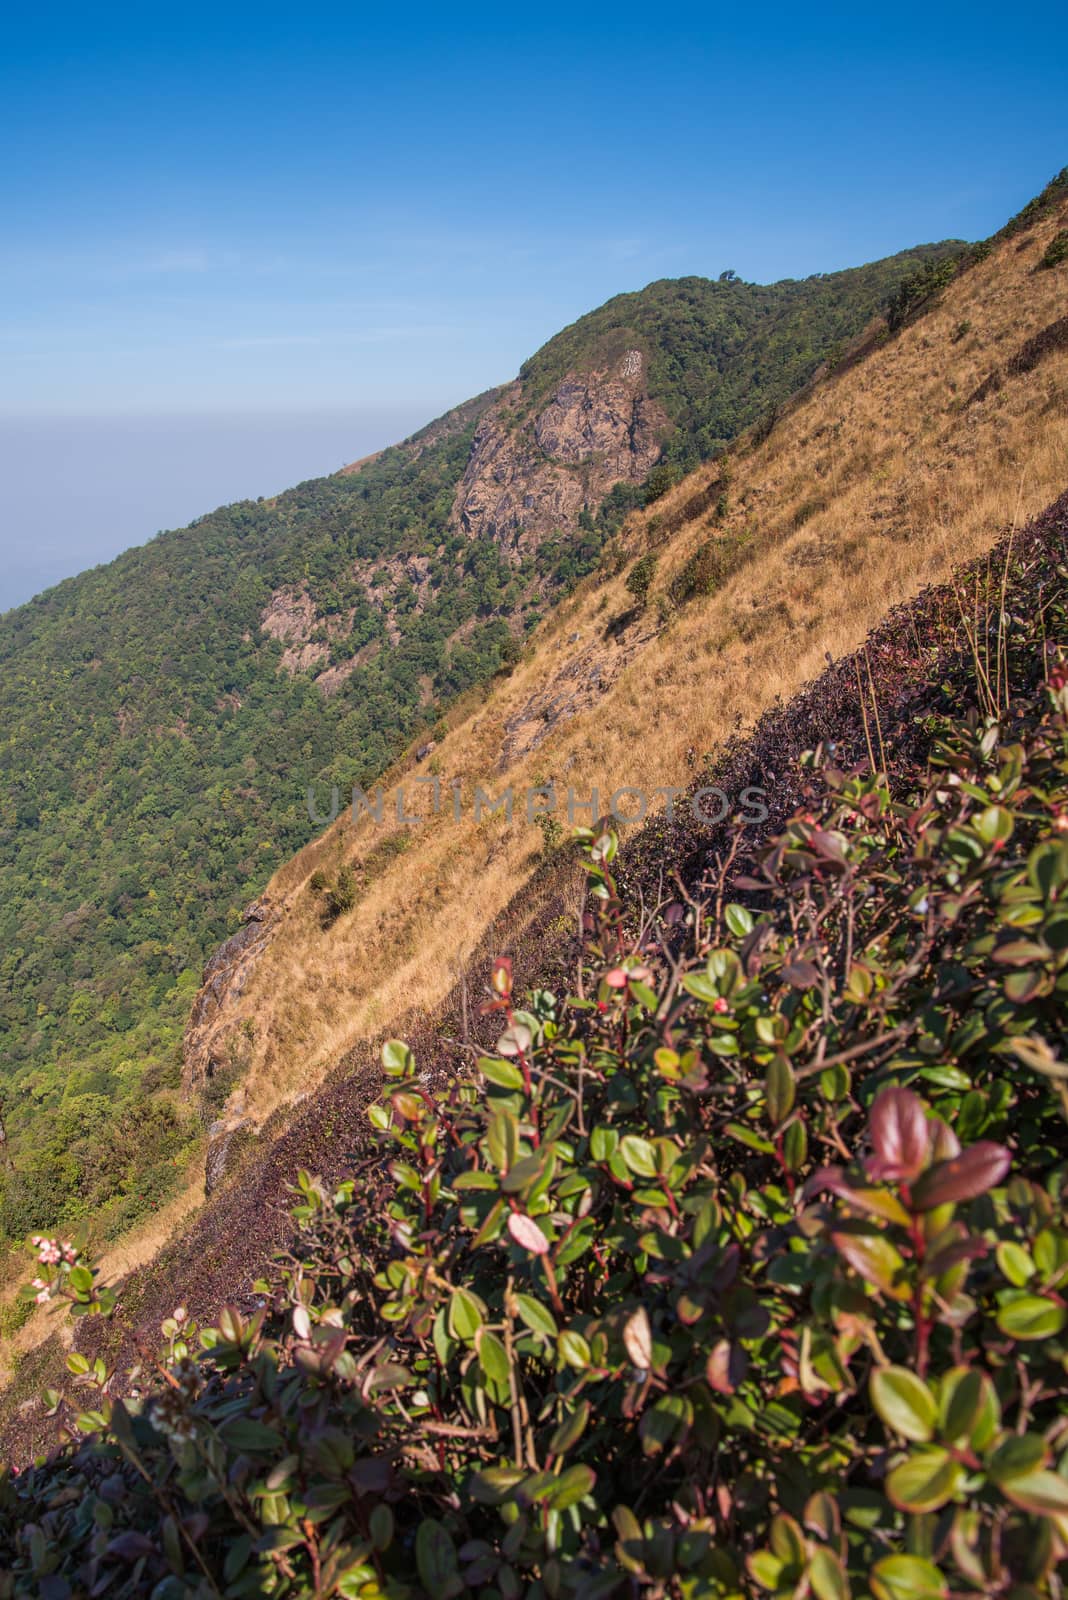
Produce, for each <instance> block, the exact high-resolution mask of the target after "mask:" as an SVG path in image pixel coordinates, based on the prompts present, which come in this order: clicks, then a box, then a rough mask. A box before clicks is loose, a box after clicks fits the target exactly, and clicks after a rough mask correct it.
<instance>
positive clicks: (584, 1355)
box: [556, 1328, 590, 1370]
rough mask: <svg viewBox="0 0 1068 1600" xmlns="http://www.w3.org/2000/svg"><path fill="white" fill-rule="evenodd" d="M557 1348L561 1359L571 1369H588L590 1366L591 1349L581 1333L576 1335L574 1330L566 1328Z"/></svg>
mask: <svg viewBox="0 0 1068 1600" xmlns="http://www.w3.org/2000/svg"><path fill="white" fill-rule="evenodd" d="M556 1348H557V1350H558V1351H559V1354H560V1359H561V1360H562V1361H564V1362H566V1363H567V1365H568V1366H569V1367H578V1368H579V1369H580V1370H581V1369H582V1368H583V1367H588V1366H589V1364H590V1347H589V1345H588V1344H587V1343H586V1341H585V1339H584V1338H583V1337H582V1335H581V1333H575V1332H574V1330H573V1329H572V1328H565V1329H564V1331H563V1333H562V1334H561V1335H560V1337H559V1339H558V1340H557V1344H556Z"/></svg>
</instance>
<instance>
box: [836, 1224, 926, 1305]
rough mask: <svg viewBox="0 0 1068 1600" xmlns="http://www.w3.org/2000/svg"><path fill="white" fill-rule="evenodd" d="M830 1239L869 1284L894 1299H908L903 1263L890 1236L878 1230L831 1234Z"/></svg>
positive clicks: (908, 1293)
mask: <svg viewBox="0 0 1068 1600" xmlns="http://www.w3.org/2000/svg"><path fill="white" fill-rule="evenodd" d="M831 1242H832V1244H833V1245H834V1247H835V1249H836V1250H837V1251H838V1253H839V1255H841V1256H842V1257H844V1259H845V1260H846V1261H848V1263H849V1265H850V1266H851V1267H852V1268H853V1271H854V1272H859V1273H860V1276H861V1277H862V1278H865V1279H866V1280H867V1282H868V1283H871V1284H874V1285H875V1287H876V1288H877V1289H883V1290H885V1291H886V1293H887V1294H888V1295H890V1296H891V1297H892V1298H893V1299H894V1300H907V1299H908V1298H909V1295H910V1293H911V1291H910V1289H909V1286H908V1284H907V1283H906V1282H905V1262H904V1260H903V1258H902V1256H901V1254H900V1252H899V1251H897V1250H895V1249H894V1246H893V1245H892V1244H891V1243H890V1241H889V1239H887V1238H885V1237H884V1236H883V1235H882V1234H880V1233H859V1232H857V1233H846V1232H844V1231H843V1232H841V1233H832V1234H831Z"/></svg>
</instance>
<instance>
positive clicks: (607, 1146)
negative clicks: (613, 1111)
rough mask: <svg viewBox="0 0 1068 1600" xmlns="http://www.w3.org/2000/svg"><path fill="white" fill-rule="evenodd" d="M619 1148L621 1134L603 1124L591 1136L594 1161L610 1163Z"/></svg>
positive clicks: (591, 1150) (591, 1153)
mask: <svg viewBox="0 0 1068 1600" xmlns="http://www.w3.org/2000/svg"><path fill="white" fill-rule="evenodd" d="M618 1148H619V1134H618V1133H617V1132H616V1130H615V1128H606V1127H605V1126H604V1125H603V1124H601V1125H600V1126H598V1127H596V1128H594V1130H593V1132H592V1133H591V1134H590V1155H591V1156H592V1157H593V1159H594V1161H609V1160H610V1159H611V1158H612V1156H613V1155H614V1154H615V1152H616V1151H617V1150H618Z"/></svg>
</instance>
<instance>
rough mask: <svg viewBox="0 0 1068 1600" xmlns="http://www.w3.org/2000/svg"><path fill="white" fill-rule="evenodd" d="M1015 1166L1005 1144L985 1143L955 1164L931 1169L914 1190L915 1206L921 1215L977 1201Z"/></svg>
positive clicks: (970, 1147) (913, 1201)
mask: <svg viewBox="0 0 1068 1600" xmlns="http://www.w3.org/2000/svg"><path fill="white" fill-rule="evenodd" d="M1011 1162H1012V1157H1011V1155H1010V1154H1009V1152H1008V1150H1006V1148H1005V1146H1004V1145H1003V1144H994V1143H993V1142H992V1141H991V1140H989V1139H981V1140H980V1141H979V1143H978V1144H973V1145H969V1147H968V1149H967V1150H965V1151H963V1152H962V1153H961V1154H960V1155H959V1156H954V1158H953V1159H952V1160H951V1161H939V1162H937V1163H936V1165H935V1166H933V1167H929V1168H928V1170H927V1171H926V1172H925V1173H924V1174H923V1176H922V1177H921V1178H919V1179H918V1180H917V1182H916V1185H915V1187H914V1188H913V1191H912V1203H913V1205H914V1206H915V1207H916V1209H917V1210H918V1211H933V1210H934V1208H935V1207H936V1206H947V1205H956V1204H957V1203H958V1202H959V1201H961V1200H974V1199H975V1198H976V1196H977V1195H981V1194H985V1193H986V1191H987V1190H988V1189H993V1188H994V1186H995V1184H998V1183H1000V1182H1001V1180H1002V1178H1003V1177H1004V1176H1005V1174H1006V1172H1008V1170H1009V1167H1010V1165H1011Z"/></svg>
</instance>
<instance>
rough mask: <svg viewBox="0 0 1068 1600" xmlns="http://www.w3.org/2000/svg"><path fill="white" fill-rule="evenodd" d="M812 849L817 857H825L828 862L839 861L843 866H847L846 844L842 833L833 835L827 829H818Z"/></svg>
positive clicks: (813, 837) (813, 836)
mask: <svg viewBox="0 0 1068 1600" xmlns="http://www.w3.org/2000/svg"><path fill="white" fill-rule="evenodd" d="M812 848H813V849H814V850H815V852H816V854H817V855H819V856H823V858H824V860H826V861H837V862H840V863H841V865H842V866H845V865H846V864H847V861H848V857H847V855H846V842H845V839H844V838H843V837H842V835H841V834H840V833H832V832H830V831H829V830H828V829H826V828H817V829H816V831H815V833H814V834H813V835H812Z"/></svg>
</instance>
